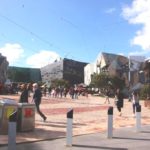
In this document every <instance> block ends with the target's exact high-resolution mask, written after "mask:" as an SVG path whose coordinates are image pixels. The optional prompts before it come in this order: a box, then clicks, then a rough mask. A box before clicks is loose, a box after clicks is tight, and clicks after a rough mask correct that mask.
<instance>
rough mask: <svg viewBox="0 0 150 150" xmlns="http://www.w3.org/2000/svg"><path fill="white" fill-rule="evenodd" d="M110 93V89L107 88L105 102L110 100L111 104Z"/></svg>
mask: <svg viewBox="0 0 150 150" xmlns="http://www.w3.org/2000/svg"><path fill="white" fill-rule="evenodd" d="M109 95H110V91H109V90H108V89H107V90H106V99H105V102H104V104H106V103H107V102H108V104H110V100H109Z"/></svg>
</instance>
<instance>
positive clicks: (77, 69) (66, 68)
mask: <svg viewBox="0 0 150 150" xmlns="http://www.w3.org/2000/svg"><path fill="white" fill-rule="evenodd" d="M86 65H87V63H85V62H79V61H75V60H72V59H67V58H64V59H61V60H59V61H55V62H54V63H52V64H48V65H47V66H45V67H42V68H41V77H42V82H45V83H51V81H52V80H55V79H64V80H67V81H69V83H70V84H71V85H74V84H78V83H83V82H84V67H85V66H86Z"/></svg>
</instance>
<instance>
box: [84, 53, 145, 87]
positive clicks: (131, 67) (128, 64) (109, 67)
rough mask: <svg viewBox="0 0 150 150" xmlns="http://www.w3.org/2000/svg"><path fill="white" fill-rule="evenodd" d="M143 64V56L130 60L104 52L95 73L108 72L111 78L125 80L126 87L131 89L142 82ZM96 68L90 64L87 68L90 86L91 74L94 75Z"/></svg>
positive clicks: (86, 75)
mask: <svg viewBox="0 0 150 150" xmlns="http://www.w3.org/2000/svg"><path fill="white" fill-rule="evenodd" d="M143 62H144V57H141V56H140V58H139V57H138V56H136V57H135V56H134V57H130V59H129V58H128V57H125V56H122V55H117V54H111V53H105V52H102V53H101V54H99V55H98V57H97V59H96V64H95V67H96V69H95V71H96V73H98V74H99V73H101V72H106V73H107V74H109V75H111V76H117V77H119V78H121V79H124V81H125V84H126V86H127V87H130V88H131V87H134V86H136V85H137V84H138V83H139V82H141V81H142V80H141V79H142V78H141V77H142V76H143V74H141V73H140V70H142V63H143ZM95 67H94V66H91V65H90V64H89V65H87V66H86V67H85V81H84V83H85V84H90V83H89V82H90V81H91V74H92V72H93V73H94V71H93V69H94V68H95ZM91 68H92V69H91Z"/></svg>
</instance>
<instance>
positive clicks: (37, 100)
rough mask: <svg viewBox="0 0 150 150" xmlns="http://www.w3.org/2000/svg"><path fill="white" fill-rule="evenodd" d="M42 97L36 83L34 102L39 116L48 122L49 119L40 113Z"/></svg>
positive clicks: (34, 85)
mask: <svg viewBox="0 0 150 150" xmlns="http://www.w3.org/2000/svg"><path fill="white" fill-rule="evenodd" d="M41 97H42V93H41V90H40V89H39V88H38V84H37V83H34V84H33V101H34V103H35V106H36V110H37V112H38V114H39V115H40V116H41V117H42V118H43V120H44V121H46V119H47V117H46V116H45V115H44V114H43V113H42V112H41V111H40V104H41Z"/></svg>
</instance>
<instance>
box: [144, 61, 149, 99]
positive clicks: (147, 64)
mask: <svg viewBox="0 0 150 150" xmlns="http://www.w3.org/2000/svg"><path fill="white" fill-rule="evenodd" d="M145 63H146V67H145V69H146V72H147V83H148V93H147V99H148V100H150V59H148V60H146V62H145Z"/></svg>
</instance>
